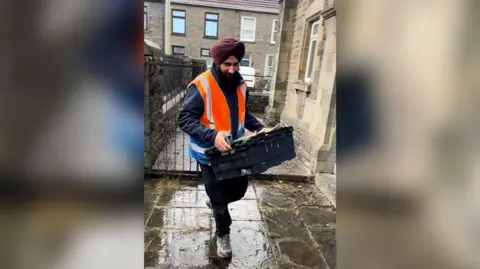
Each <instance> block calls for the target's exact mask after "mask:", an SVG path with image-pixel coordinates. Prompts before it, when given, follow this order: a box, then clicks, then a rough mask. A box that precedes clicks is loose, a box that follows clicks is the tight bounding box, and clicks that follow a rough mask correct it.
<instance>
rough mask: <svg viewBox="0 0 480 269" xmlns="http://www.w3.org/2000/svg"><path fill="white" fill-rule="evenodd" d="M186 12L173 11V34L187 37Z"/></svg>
mask: <svg viewBox="0 0 480 269" xmlns="http://www.w3.org/2000/svg"><path fill="white" fill-rule="evenodd" d="M185 15H186V12H185V10H177V9H174V10H172V34H174V35H185V28H186V23H185Z"/></svg>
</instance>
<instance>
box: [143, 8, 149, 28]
mask: <svg viewBox="0 0 480 269" xmlns="http://www.w3.org/2000/svg"><path fill="white" fill-rule="evenodd" d="M143 30H144V31H147V30H148V6H147V5H143Z"/></svg>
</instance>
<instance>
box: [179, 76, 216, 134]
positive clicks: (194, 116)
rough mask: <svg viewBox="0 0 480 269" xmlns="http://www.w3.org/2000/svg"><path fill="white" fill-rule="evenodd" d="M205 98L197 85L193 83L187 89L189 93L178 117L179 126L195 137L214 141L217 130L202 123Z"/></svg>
mask: <svg viewBox="0 0 480 269" xmlns="http://www.w3.org/2000/svg"><path fill="white" fill-rule="evenodd" d="M203 112H204V107H203V98H202V95H201V94H200V92H199V91H198V88H197V86H195V85H192V86H190V87H189V88H188V89H187V95H186V96H185V101H184V103H183V108H182V110H181V111H180V116H179V118H178V126H179V127H180V129H181V130H182V131H184V132H185V133H186V134H188V135H189V136H191V137H192V138H193V139H195V140H198V141H203V142H208V143H214V142H215V137H216V135H217V131H215V130H212V129H210V128H208V127H206V126H205V125H203V124H201V123H200V117H201V116H202V115H203Z"/></svg>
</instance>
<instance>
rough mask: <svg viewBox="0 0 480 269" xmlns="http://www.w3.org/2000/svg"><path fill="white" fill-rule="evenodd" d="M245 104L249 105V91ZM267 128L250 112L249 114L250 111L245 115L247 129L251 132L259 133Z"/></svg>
mask: <svg viewBox="0 0 480 269" xmlns="http://www.w3.org/2000/svg"><path fill="white" fill-rule="evenodd" d="M245 99H246V100H245V103H246V104H248V91H247V96H246V98H245ZM264 127H265V126H263V124H261V123H260V121H258V120H257V118H255V116H253V115H252V114H251V113H250V112H248V109H247V111H246V113H245V128H247V130H249V131H251V132H258V131H260V130H262V129H263V128H264Z"/></svg>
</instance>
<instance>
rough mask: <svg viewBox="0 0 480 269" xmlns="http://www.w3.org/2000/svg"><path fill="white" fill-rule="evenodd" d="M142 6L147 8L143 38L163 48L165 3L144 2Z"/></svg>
mask: <svg viewBox="0 0 480 269" xmlns="http://www.w3.org/2000/svg"><path fill="white" fill-rule="evenodd" d="M144 5H145V6H147V8H148V14H147V29H146V30H145V31H144V37H145V38H146V39H149V40H152V41H153V42H155V43H157V44H158V45H160V48H162V49H163V46H164V44H163V43H164V34H165V31H164V28H165V3H164V1H163V0H146V1H144Z"/></svg>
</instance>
